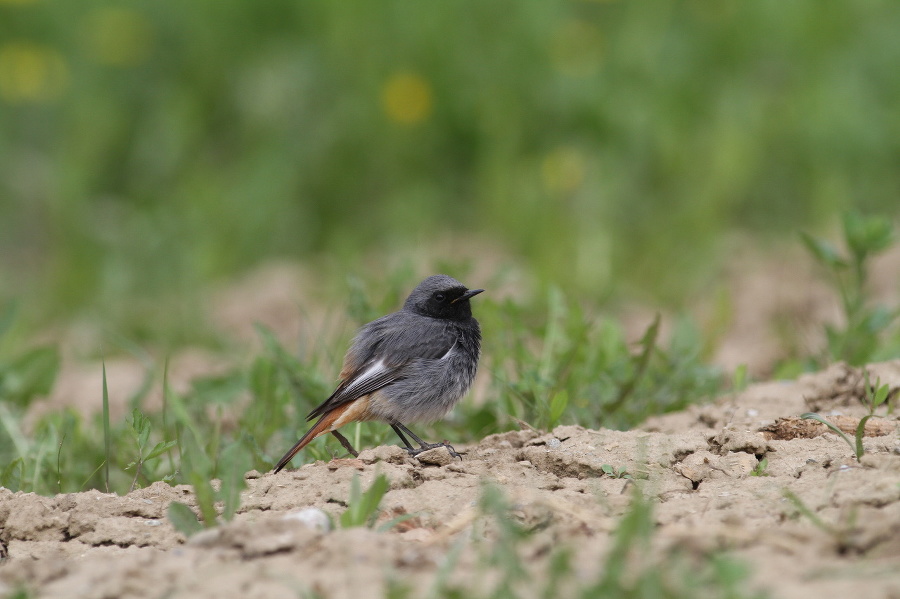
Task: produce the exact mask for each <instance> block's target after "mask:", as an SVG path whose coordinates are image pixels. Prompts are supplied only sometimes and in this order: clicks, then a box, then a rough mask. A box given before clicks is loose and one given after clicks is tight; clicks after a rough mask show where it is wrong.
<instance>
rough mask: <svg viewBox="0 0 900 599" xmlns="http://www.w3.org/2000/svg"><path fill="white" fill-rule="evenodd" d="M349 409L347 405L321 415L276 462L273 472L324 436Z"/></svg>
mask: <svg viewBox="0 0 900 599" xmlns="http://www.w3.org/2000/svg"><path fill="white" fill-rule="evenodd" d="M349 407H350V406H349V404H348V405H343V406H341V407H339V408H336V409H334V410H332V411H330V412H328V413H327V414H323V415H322V417H321V418H319V420H318V422H316V424H315V426H313V427H312V428H311V429H309V430H308V431H306V434H305V435H303V436H302V437H300V440H299V441H297V443H295V444H294V446H293V447H291V449H290V450H289V451H288V452H287V453H286V454H284V457H283V458H281V459H280V460H278V463H277V464H276V465H275V470H274V472H279V471H280V470H281V469H282V468H284V467H285V466H287V465H288V462H290V461H291V460H292V459H294V456H295V455H297V452H298V451H300V450H301V449H303V448H304V447H306V446H307V445H308V444H309V442H310V441H312V440H313V439H315V438H316V437H318V436H320V435H324V434H325V433H327V432H329V431H330V430H331V425H332V424H333V423H334V421H335V420H337V419H338V418H339V417H340V415H341V414H343V413H344V412H345V411H346V410H347V408H349Z"/></svg>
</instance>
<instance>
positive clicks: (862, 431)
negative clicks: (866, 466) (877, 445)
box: [856, 414, 872, 462]
mask: <svg viewBox="0 0 900 599" xmlns="http://www.w3.org/2000/svg"><path fill="white" fill-rule="evenodd" d="M871 417H872V414H869V415H867V416H863V417H862V418H860V420H859V424H857V425H856V461H857V462H858V461H859V460H860V459H862V457H863V455H864V454H865V451H866V450H865V448H864V447H863V437H865V436H866V423H867V422H868V421H869V418H871Z"/></svg>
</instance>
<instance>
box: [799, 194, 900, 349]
mask: <svg viewBox="0 0 900 599" xmlns="http://www.w3.org/2000/svg"><path fill="white" fill-rule="evenodd" d="M843 229H844V244H845V245H846V247H847V251H848V253H846V254H845V253H842V252H841V251H839V250H838V249H837V248H836V247H834V245H832V244H831V243H830V242H828V241H827V240H825V239H821V238H817V237H813V236H811V235H809V234H808V233H801V237H802V239H803V242H804V244H805V245H806V247H807V249H809V251H810V252H811V253H812V255H813V256H814V257H815V259H816V260H817V261H818V262H819V264H820V265H822V266H823V267H824V268H825V269H826V270H827V272H828V274H829V277H830V279H831V282H832V284H833V285H834V287H835V289H836V291H837V292H838V294H839V295H840V298H841V307H842V309H843V319H844V324H843V325H841V326H835V325H826V326H825V334H826V337H827V341H828V345H827V348H826V355H825V356H823V358H822V359H820V360H819V365H820V366H821V365H824V364H826V363H829V362H833V361H837V360H844V361H846V362H849V363H850V364H853V365H857V366H859V365H862V364H865V363H867V362H870V361H872V360H873V359H878V357H879V356H880V355H881V351H882V348H883V347H884V340H885V337H886V335H887V332H888V330H889V328H890V327H891V325H892V324H893V323H894V322H895V321H896V320H897V318H898V316H900V309H897V308H894V309H890V308H888V307H886V306H882V305H873V304H872V302H871V300H870V298H869V289H868V275H869V265H870V264H869V263H870V262H871V258H872V257H873V256H874V255H875V254H878V253H880V252H883V251H884V250H886V249H887V248H888V247H890V246H891V245H892V244H893V243H894V242H896V241H897V234H896V233H895V232H894V229H893V224H892V223H891V220H890V219H889V218H886V217H880V216H863V215H860V214H858V213H856V212H848V213H847V214H845V215H844V218H843Z"/></svg>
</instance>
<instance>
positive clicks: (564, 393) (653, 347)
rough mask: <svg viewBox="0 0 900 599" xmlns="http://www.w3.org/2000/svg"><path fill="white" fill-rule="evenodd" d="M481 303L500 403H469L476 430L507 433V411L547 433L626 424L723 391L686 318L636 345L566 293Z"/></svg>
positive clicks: (655, 328)
mask: <svg viewBox="0 0 900 599" xmlns="http://www.w3.org/2000/svg"><path fill="white" fill-rule="evenodd" d="M479 309H480V311H479V313H478V317H479V319H480V320H481V321H482V327H483V328H484V330H485V331H489V332H490V333H489V334H488V333H486V338H485V343H486V348H485V354H486V360H485V364H484V366H483V367H487V368H490V370H491V372H492V374H493V377H494V385H493V388H494V391H493V395H494V396H496V397H498V398H499V400H498V401H491V402H488V403H486V404H485V405H483V406H477V407H474V406H466V405H464V406H463V408H462V409H463V410H464V412H465V413H464V415H463V417H464V419H466V421H467V422H469V423H470V425H471V424H475V425H477V426H476V427H475V432H476V436H482V435H484V434H488V433H493V432H499V431H501V430H504V429H505V422H507V421H508V420H509V418H510V417H512V418H515V419H518V420H522V421H525V422H527V423H529V424H531V425H533V426H535V427H536V428H540V429H544V430H549V429H552V428H553V427H555V426H556V425H557V424H560V423H565V422H571V423H577V424H580V425H582V426H586V427H594V428H596V427H599V426H605V427H608V428H629V427H631V426H634V425H636V424H638V423H640V422H641V421H643V420H645V419H646V418H647V417H648V416H650V415H653V414H659V413H664V412H668V411H673V410H677V409H680V408H683V407H684V406H686V405H688V404H689V403H694V402H697V401H702V399H703V398H706V397H711V396H714V395H715V394H716V393H717V392H718V391H719V390H720V389H721V383H722V377H721V374H720V373H719V371H718V370H716V369H715V368H712V367H709V366H706V365H704V364H703V363H702V362H701V360H700V356H701V353H702V351H703V343H702V342H701V340H700V339H699V336H698V334H697V331H696V329H695V328H694V327H693V326H692V325H691V324H690V323H689V322H688V321H686V320H681V321H678V323H677V324H676V326H675V328H674V331H673V334H672V337H671V340H670V341H669V344H668V347H662V346H661V345H660V343H659V329H660V319H659V317H657V318H656V319H655V320H654V321H653V322H651V323H650V325H649V326H648V327H647V329H646V331H645V333H644V335H643V336H642V338H641V340H640V341H639V342H638V344H637V348H636V350H635V351H632V347H631V346H630V344H629V342H628V341H627V339H626V337H625V334H624V333H623V332H622V330H621V328H620V327H619V326H618V325H617V324H616V323H614V322H613V321H611V320H601V319H596V318H594V317H591V316H589V315H588V314H587V313H586V312H585V311H584V310H583V309H582V308H581V307H579V306H578V305H577V304H576V303H574V302H572V301H571V300H568V299H566V297H565V296H564V295H563V293H562V292H561V291H559V290H551V292H550V293H549V295H548V296H547V302H546V307H545V308H544V307H540V306H532V307H528V306H523V305H520V304H515V303H513V302H511V301H505V302H494V301H492V300H491V299H490V298H488V297H485V299H484V300H483V301H482V302H480V304H479ZM488 344H489V345H488ZM636 397H639V398H640V401H635V399H634V398H636Z"/></svg>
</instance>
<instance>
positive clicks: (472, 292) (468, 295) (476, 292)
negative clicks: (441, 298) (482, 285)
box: [450, 289, 484, 304]
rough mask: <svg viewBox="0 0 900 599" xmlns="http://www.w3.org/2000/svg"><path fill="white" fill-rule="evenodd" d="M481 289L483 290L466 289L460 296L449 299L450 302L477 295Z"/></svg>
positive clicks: (453, 302)
mask: <svg viewBox="0 0 900 599" xmlns="http://www.w3.org/2000/svg"><path fill="white" fill-rule="evenodd" d="M482 291H484V289H469V290H468V291H466V292H465V293H463V294H462V295H461V296H459V297H458V298H456V299H455V300H451V301H450V303H451V304H455V303H456V302H461V301H462V300H467V299H469V298H470V297H474V296H476V295H478V294H479V293H481V292H482Z"/></svg>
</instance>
